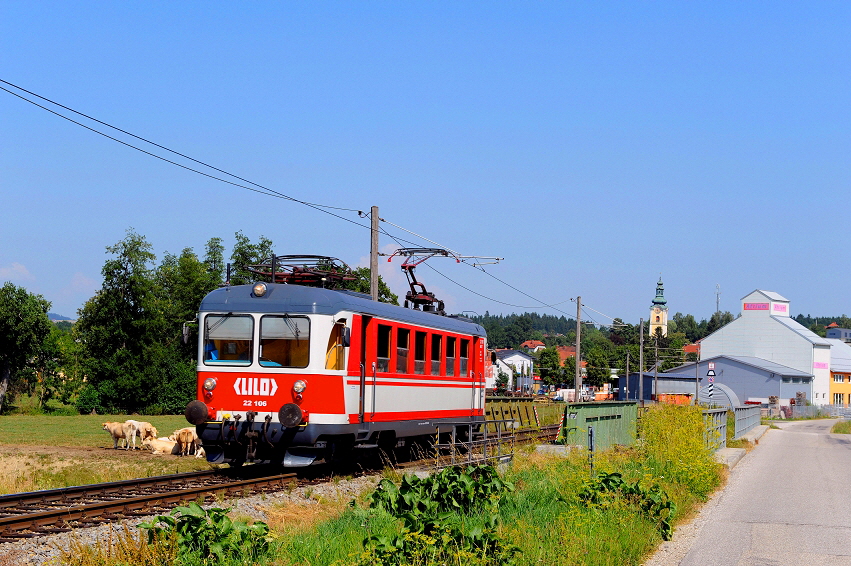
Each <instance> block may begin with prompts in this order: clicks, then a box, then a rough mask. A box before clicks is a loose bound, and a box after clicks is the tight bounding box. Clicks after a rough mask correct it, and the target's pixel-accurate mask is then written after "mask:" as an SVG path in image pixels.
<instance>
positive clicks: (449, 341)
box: [445, 336, 458, 377]
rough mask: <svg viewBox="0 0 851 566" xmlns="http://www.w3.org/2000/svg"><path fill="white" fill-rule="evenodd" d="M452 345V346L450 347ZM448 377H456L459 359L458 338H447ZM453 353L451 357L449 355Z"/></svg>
mask: <svg viewBox="0 0 851 566" xmlns="http://www.w3.org/2000/svg"><path fill="white" fill-rule="evenodd" d="M450 345H451V346H450ZM445 352H446V375H447V376H449V377H452V376H454V375H455V361H456V360H457V359H458V337H457V336H447V337H446V350H445ZM450 352H452V356H451V357H450V355H449V353H450ZM450 360H451V361H450Z"/></svg>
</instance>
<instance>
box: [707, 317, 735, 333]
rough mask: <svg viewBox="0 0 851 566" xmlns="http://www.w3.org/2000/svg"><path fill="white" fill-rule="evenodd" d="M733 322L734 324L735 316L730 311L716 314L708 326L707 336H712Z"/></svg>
mask: <svg viewBox="0 0 851 566" xmlns="http://www.w3.org/2000/svg"><path fill="white" fill-rule="evenodd" d="M731 322H733V314H732V313H731V312H730V311H726V312H723V313H722V312H721V311H717V312H715V313H714V314H713V315H712V316H711V317H710V319H709V322H708V323H707V325H706V334H705V336H708V335H710V334H712V333H713V332H715V331H716V330H718V329H719V328H721V327H722V326H725V325H727V324H729V323H731Z"/></svg>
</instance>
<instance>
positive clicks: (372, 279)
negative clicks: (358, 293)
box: [369, 206, 378, 301]
mask: <svg viewBox="0 0 851 566" xmlns="http://www.w3.org/2000/svg"><path fill="white" fill-rule="evenodd" d="M370 218H371V220H372V230H370V238H369V294H370V295H372V300H373V301H377V300H378V207H377V206H373V207H372V209H371V210H370Z"/></svg>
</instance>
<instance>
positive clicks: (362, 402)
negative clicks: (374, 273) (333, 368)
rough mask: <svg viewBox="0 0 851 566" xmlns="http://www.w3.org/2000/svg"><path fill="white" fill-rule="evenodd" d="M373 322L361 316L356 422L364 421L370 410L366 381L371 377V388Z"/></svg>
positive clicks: (370, 398) (373, 373)
mask: <svg viewBox="0 0 851 566" xmlns="http://www.w3.org/2000/svg"><path fill="white" fill-rule="evenodd" d="M374 326H375V325H374V323H373V321H372V317H371V316H362V317H361V327H360V330H361V335H360V347H361V351H360V359H361V363H360V387H359V388H358V389H359V391H358V422H361V423H362V422H365V420H366V418H365V415H366V414H368V413H371V412H372V406H371V405H372V400H373V396H372V394H371V393H372V392H370V391H367V383H368V382H369V381H370V380H369V379H368V377H371V382H372V385H373V389H374V387H375V355H374V353H373V352H374V351H375V344H374V342H375V341H374V339H373V338H372V335H373V334H374V330H373V328H374Z"/></svg>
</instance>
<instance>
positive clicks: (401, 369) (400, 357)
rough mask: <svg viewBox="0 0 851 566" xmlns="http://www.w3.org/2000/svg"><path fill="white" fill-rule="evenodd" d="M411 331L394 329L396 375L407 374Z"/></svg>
mask: <svg viewBox="0 0 851 566" xmlns="http://www.w3.org/2000/svg"><path fill="white" fill-rule="evenodd" d="M410 339H411V331H410V330H408V329H407V328H397V329H396V373H408V348H409V347H410Z"/></svg>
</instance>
